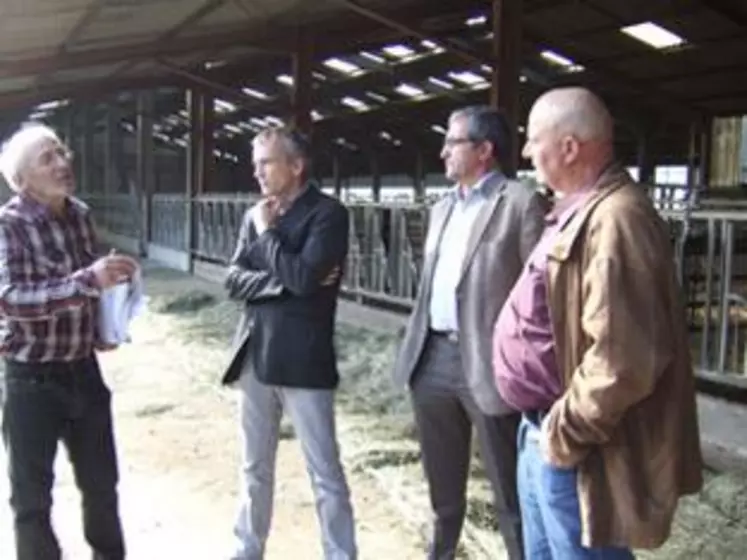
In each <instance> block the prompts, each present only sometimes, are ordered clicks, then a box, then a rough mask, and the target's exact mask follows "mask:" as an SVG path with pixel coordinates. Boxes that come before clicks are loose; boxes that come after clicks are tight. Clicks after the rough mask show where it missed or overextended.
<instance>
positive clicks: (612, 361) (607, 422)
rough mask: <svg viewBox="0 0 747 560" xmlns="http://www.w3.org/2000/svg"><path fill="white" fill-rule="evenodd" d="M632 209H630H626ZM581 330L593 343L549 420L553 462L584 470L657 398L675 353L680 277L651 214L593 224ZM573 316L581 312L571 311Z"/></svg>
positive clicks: (614, 217) (611, 217)
mask: <svg viewBox="0 0 747 560" xmlns="http://www.w3.org/2000/svg"><path fill="white" fill-rule="evenodd" d="M621 210H624V209H621ZM589 227H590V230H589V232H588V233H587V237H586V240H587V243H588V246H587V247H586V248H585V249H586V251H588V253H587V254H588V255H589V256H588V258H587V263H588V264H587V265H586V267H585V270H584V273H583V277H582V287H581V292H582V296H581V297H582V298H583V299H582V305H581V326H582V330H583V334H584V336H585V338H586V340H587V341H588V346H587V349H586V351H585V353H584V354H583V356H582V358H581V361H580V364H579V366H578V367H577V368H576V370H575V371H574V372H573V374H572V376H571V378H570V382H569V384H568V386H567V388H566V391H565V393H564V394H563V396H562V397H561V398H560V399H559V400H558V401H557V402H556V403H555V404H554V405H553V407H552V409H551V411H550V414H549V415H548V418H547V425H546V427H545V433H546V436H547V451H548V455H549V457H548V459H549V460H550V462H551V463H552V464H554V465H557V466H559V467H572V466H575V465H577V464H578V463H579V462H580V461H581V460H582V459H583V458H584V457H585V455H586V454H587V453H588V451H589V449H590V448H591V447H592V446H597V445H601V444H604V443H605V442H607V441H608V440H609V439H610V437H611V436H612V434H613V432H614V431H615V429H616V428H617V426H618V424H619V422H620V420H621V418H622V417H623V415H624V414H625V413H626V411H627V410H628V409H629V408H631V407H633V406H634V405H635V404H636V403H638V402H640V401H642V400H643V399H645V398H646V397H647V396H648V395H650V394H651V393H652V392H653V390H654V387H655V385H656V383H657V380H658V378H659V377H660V375H661V373H662V371H664V369H665V368H666V366H667V365H668V363H669V362H670V361H671V360H672V358H673V355H674V352H673V348H672V344H673V343H672V342H671V336H669V332H670V326H669V316H670V314H669V313H668V305H669V304H668V303H667V302H669V301H672V294H669V293H666V291H665V290H667V289H669V286H670V283H668V282H666V281H663V280H662V276H668V275H671V274H673V271H672V267H671V255H670V254H669V251H668V249H667V244H666V240H664V239H663V233H662V230H661V227H660V224H658V223H657V221H656V218H655V217H654V216H652V215H651V213H648V212H645V211H627V212H625V211H621V212H615V213H612V212H608V213H607V214H606V215H604V216H603V217H600V219H596V220H594V223H592V222H590V223H589ZM571 312H573V310H571Z"/></svg>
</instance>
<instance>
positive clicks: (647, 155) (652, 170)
mask: <svg viewBox="0 0 747 560" xmlns="http://www.w3.org/2000/svg"><path fill="white" fill-rule="evenodd" d="M637 159H638V161H637V163H638V181H639V182H640V183H641V184H643V185H653V184H654V183H655V181H656V164H655V163H654V160H653V158H652V157H651V132H650V131H649V130H645V131H642V132H641V133H640V134H639V136H638V158H637Z"/></svg>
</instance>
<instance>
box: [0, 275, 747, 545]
mask: <svg viewBox="0 0 747 560" xmlns="http://www.w3.org/2000/svg"><path fill="white" fill-rule="evenodd" d="M147 288H148V294H149V302H148V311H147V312H146V313H145V314H144V316H142V317H141V318H139V319H138V320H137V321H136V322H135V324H134V326H133V330H132V335H133V343H132V344H129V345H126V346H123V347H122V348H120V349H119V350H117V351H115V352H111V353H107V354H104V355H102V357H101V361H102V365H103V369H104V372H105V376H106V377H107V379H108V381H109V384H110V386H111V387H112V389H113V392H114V395H115V400H114V408H115V414H116V418H115V420H116V432H117V438H118V443H119V455H120V463H121V470H122V485H121V496H122V515H123V520H124V524H125V530H126V533H127V538H128V545H129V550H130V555H129V557H130V558H132V559H134V560H160V559H166V558H168V559H171V558H179V559H182V560H219V559H221V558H226V557H227V555H228V551H229V550H230V545H231V527H232V523H233V516H234V512H235V508H236V490H237V472H238V445H237V438H238V428H237V422H236V415H235V409H236V406H235V397H236V395H235V394H234V392H233V391H231V390H226V389H222V388H220V387H219V385H218V382H217V381H218V378H219V375H220V372H221V370H222V368H223V366H224V365H225V362H226V360H227V352H228V346H229V341H230V337H231V334H232V332H233V328H234V325H235V322H236V318H237V314H238V309H237V307H236V306H235V305H234V304H231V303H229V302H225V301H223V300H222V297H221V290H220V288H219V287H218V286H215V285H212V284H208V283H206V282H202V281H199V280H196V279H192V278H188V277H186V276H183V275H181V274H179V273H176V272H170V271H165V270H161V269H154V270H149V271H148V274H147ZM398 340H399V338H398V333H397V332H396V331H395V332H390V333H386V332H380V331H372V330H368V329H364V328H360V327H354V326H350V325H343V324H341V325H340V327H339V329H338V340H337V345H338V350H339V358H340V366H341V371H342V375H343V383H342V387H341V391H340V394H339V400H338V404H339V415H338V419H339V430H340V440H341V446H342V452H343V456H344V460H345V464H346V467H347V472H348V476H349V481H350V485H351V487H352V491H353V497H354V502H355V503H354V508H355V513H356V520H357V528H358V538H359V544H360V552H361V558H362V559H377V560H380V559H384V560H389V559H391V560H408V559H421V558H424V556H425V554H424V550H425V547H424V538H423V534H424V530H425V529H426V527H427V521H428V508H427V494H426V489H425V485H424V482H423V479H422V474H421V471H420V466H419V462H418V461H419V456H418V450H417V445H416V444H415V442H414V440H413V435H414V434H413V429H412V425H411V422H410V418H411V415H410V412H409V408H408V404H407V401H406V399H405V398H403V395H400V394H398V393H396V392H395V391H394V390H393V388H392V386H391V384H390V382H389V373H390V370H391V365H392V360H393V356H394V351H395V349H396V345H397V343H398ZM283 433H284V438H283V440H282V442H281V448H280V451H279V456H278V461H277V464H278V473H277V488H276V499H275V503H276V507H275V515H274V525H273V532H272V536H271V539H270V542H269V546H268V554H267V558H268V559H269V560H275V559H277V560H285V559H289V560H306V559H309V560H311V559H315V558H321V553H320V548H319V537H318V529H317V524H316V519H315V514H314V501H313V496H312V494H311V490H310V485H309V482H308V477H307V474H306V470H305V466H304V463H303V459H302V457H301V454H300V450H299V448H298V445H297V442H296V441H295V440H294V439H293V431H292V429H291V427H290V426H288V425H285V427H284V430H283ZM58 472H59V480H58V484H57V486H56V489H55V504H56V505H55V510H54V520H55V525H56V527H57V529H58V533H59V535H60V539H61V541H62V544H63V546H64V548H65V551H66V558H68V559H71V560H78V559H81V560H82V559H85V558H88V557H89V555H88V552H87V549H86V547H85V544H84V542H83V539H82V536H81V535H82V531H81V528H80V521H79V517H80V516H79V499H78V496H77V492H76V490H75V488H74V484H73V483H72V479H71V476H70V471H69V468H68V466H67V464H66V461H65V457H64V453H60V461H59V466H58ZM473 473H474V475H475V476H473V477H472V480H471V483H470V484H471V487H470V501H469V511H468V522H467V524H466V527H465V539H464V540H465V543H464V549H463V551H462V554H461V557H462V558H469V559H471V560H482V559H487V558H491V559H498V560H500V559H502V558H505V554H504V551H503V550H502V547H501V545H500V540H499V539H498V538H496V532H495V530H496V525H495V521H494V518H493V516H492V511H491V506H490V502H489V494H488V491H487V487H486V484H485V479H484V476H482V472H481V468H480V467H479V462H478V461H475V462H474V467H473ZM6 484H7V483H6V480H5V477H0V499H1V500H2V503H0V560H5V559H8V560H10V559H11V558H12V557H13V554H12V548H11V544H12V533H11V526H10V519H9V513H8V510H7V507H6V505H5V504H6V502H7V500H6V493H7V488H6V487H5V485H6ZM746 514H747V481H746V480H745V479H744V478H743V477H740V476H736V475H716V474H713V473H709V474H708V484H707V487H706V489H705V490H704V492H703V493H702V494H701V495H700V496H697V497H694V498H691V499H688V500H685V501H684V502H683V506H682V507H681V509H680V513H679V516H678V520H677V524H676V527H675V529H674V532H673V537H672V539H671V540H670V542H669V543H668V544H667V546H666V547H664V548H663V549H661V550H659V551H656V552H653V553H641V554H640V555H639V557H640V558H646V559H666V560H670V559H672V560H673V559H686V558H698V559H700V558H703V559H714V560H715V559H720V560H721V559H730V558H733V559H738V558H739V559H743V558H747V515H746Z"/></svg>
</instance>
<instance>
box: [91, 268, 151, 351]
mask: <svg viewBox="0 0 747 560" xmlns="http://www.w3.org/2000/svg"><path fill="white" fill-rule="evenodd" d="M144 305H145V301H144V298H143V279H142V276H141V274H140V269H138V270H137V271H136V272H135V274H134V275H133V277H132V280H130V281H129V282H126V283H124V284H117V285H116V286H112V287H111V288H107V289H106V290H103V291H102V292H101V297H100V299H99V338H100V339H101V342H102V343H104V344H114V345H119V344H123V343H125V342H130V321H131V320H132V319H133V318H134V317H135V316H136V315H139V314H140V313H141V312H142V310H143V307H144Z"/></svg>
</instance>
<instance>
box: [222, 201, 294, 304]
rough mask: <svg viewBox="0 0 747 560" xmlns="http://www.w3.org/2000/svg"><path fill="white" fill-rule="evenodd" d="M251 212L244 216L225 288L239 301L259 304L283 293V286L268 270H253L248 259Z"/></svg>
mask: <svg viewBox="0 0 747 560" xmlns="http://www.w3.org/2000/svg"><path fill="white" fill-rule="evenodd" d="M249 212H250V210H247V212H246V214H245V215H244V220H243V221H242V224H241V231H240V233H239V240H238V242H237V243H236V250H235V251H234V254H233V256H232V257H231V262H230V264H229V266H228V274H227V276H226V280H225V287H226V289H227V290H228V296H229V297H230V298H231V299H234V300H238V301H249V302H257V301H262V300H266V299H270V298H275V297H278V296H280V295H282V293H283V285H282V284H281V283H280V281H279V280H278V279H277V278H276V277H275V276H273V275H272V274H271V273H270V272H269V271H267V270H256V269H253V268H252V267H251V265H250V263H249V259H247V257H246V252H247V248H248V245H249V244H250V243H252V242H253V239H252V237H256V236H255V235H253V232H252V229H251V215H250V213H249Z"/></svg>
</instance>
